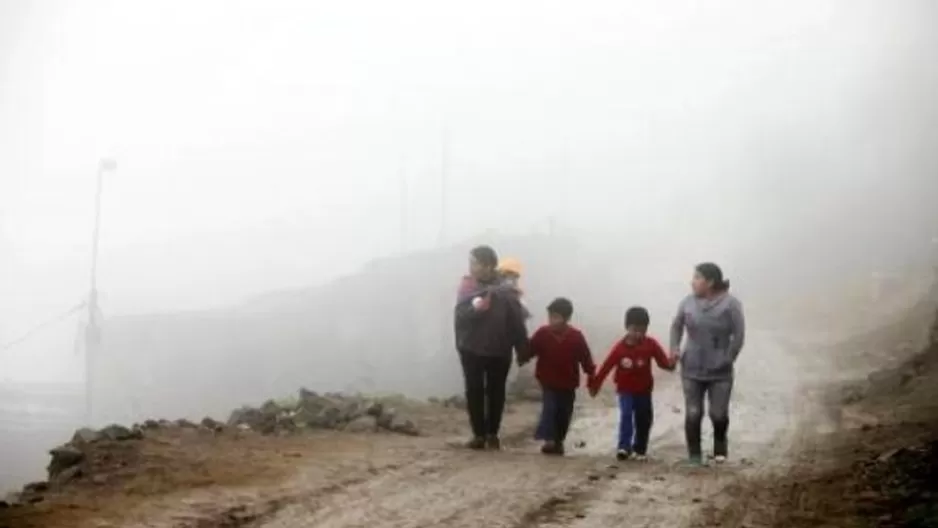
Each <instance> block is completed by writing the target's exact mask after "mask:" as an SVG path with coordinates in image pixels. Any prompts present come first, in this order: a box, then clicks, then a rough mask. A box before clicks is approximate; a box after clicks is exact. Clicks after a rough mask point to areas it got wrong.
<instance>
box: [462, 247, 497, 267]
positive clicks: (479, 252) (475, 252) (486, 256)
mask: <svg viewBox="0 0 938 528" xmlns="http://www.w3.org/2000/svg"><path fill="white" fill-rule="evenodd" d="M469 254H470V255H472V257H473V258H475V259H476V260H477V261H479V264H482V265H483V266H486V267H489V268H494V267H496V266H498V254H497V253H495V250H494V249H492V248H491V246H476V247H474V248H472V251H470V252H469Z"/></svg>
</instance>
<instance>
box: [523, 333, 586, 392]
mask: <svg viewBox="0 0 938 528" xmlns="http://www.w3.org/2000/svg"><path fill="white" fill-rule="evenodd" d="M530 355H531V357H536V358H537V366H535V368H534V376H535V377H536V378H537V380H538V381H539V382H541V385H542V386H544V387H545V388H548V389H556V390H573V389H576V388H577V387H579V386H580V369H581V368H582V369H583V372H585V373H586V375H587V376H588V379H589V380H590V381H591V380H592V379H593V375H594V374H596V365H595V364H594V363H593V356H592V354H590V349H589V345H587V344H586V338H585V337H583V333H582V332H580V331H579V330H577V329H576V328H574V327H572V326H567V327H566V328H564V329H563V330H562V331H560V332H557V331H556V330H553V329H551V328H550V327H549V326H547V325H545V326H542V327H540V328H538V329H537V331H535V332H534V335H533V336H531V343H530Z"/></svg>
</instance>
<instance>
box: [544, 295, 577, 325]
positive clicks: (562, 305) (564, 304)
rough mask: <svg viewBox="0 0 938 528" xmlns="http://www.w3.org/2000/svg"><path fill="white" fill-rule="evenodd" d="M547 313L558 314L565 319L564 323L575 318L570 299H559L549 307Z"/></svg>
mask: <svg viewBox="0 0 938 528" xmlns="http://www.w3.org/2000/svg"><path fill="white" fill-rule="evenodd" d="M547 313H549V314H557V315H559V316H560V317H563V320H564V321H569V320H570V318H571V317H573V303H572V302H570V299H566V298H564V297H557V298H556V299H554V300H553V301H551V302H550V304H548V305H547Z"/></svg>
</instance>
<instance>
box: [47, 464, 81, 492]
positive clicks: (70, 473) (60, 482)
mask: <svg viewBox="0 0 938 528" xmlns="http://www.w3.org/2000/svg"><path fill="white" fill-rule="evenodd" d="M82 474H83V471H82V469H81V466H72V467H70V468H68V469H65V470H63V471H62V472H61V473H59V474H58V475H56V476H54V477H52V480H50V484H51V485H52V487H53V488H55V489H62V487H63V486H65V485H66V484H68V483H69V482H71V481H73V480H75V479H77V478H79V477H81V476H82Z"/></svg>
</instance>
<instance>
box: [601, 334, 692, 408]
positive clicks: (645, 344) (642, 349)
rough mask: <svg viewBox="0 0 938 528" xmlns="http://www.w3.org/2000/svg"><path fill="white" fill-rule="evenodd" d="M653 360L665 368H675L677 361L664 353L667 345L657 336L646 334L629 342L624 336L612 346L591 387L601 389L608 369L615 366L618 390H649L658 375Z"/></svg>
mask: <svg viewBox="0 0 938 528" xmlns="http://www.w3.org/2000/svg"><path fill="white" fill-rule="evenodd" d="M652 360H654V362H655V363H657V364H658V366H659V367H661V368H663V369H665V370H674V367H675V363H674V362H672V361H671V359H670V358H669V357H668V356H667V355H665V353H664V349H663V348H661V344H660V343H658V341H657V340H656V339H655V338H653V337H649V336H645V338H644V339H642V340H641V341H639V342H638V343H635V344H634V345H629V344H628V343H626V342H625V339H624V338H623V339H622V340H621V341H619V342H618V343H616V345H615V346H614V347H612V350H611V351H610V352H609V355H608V356H607V357H606V360H605V361H603V365H602V367H600V368H599V373H598V374H596V378H595V379H594V382H593V385H592V386H591V388H592V389H594V390H599V387H600V386H602V384H603V381H604V380H605V379H606V376H608V375H609V371H611V370H612V369H613V367H615V369H616V377H615V381H616V390H617V391H618V392H628V393H633V394H643V393H650V392H651V391H652V389H653V388H654V386H655V379H654V377H653V376H652V374H651V362H652Z"/></svg>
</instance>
